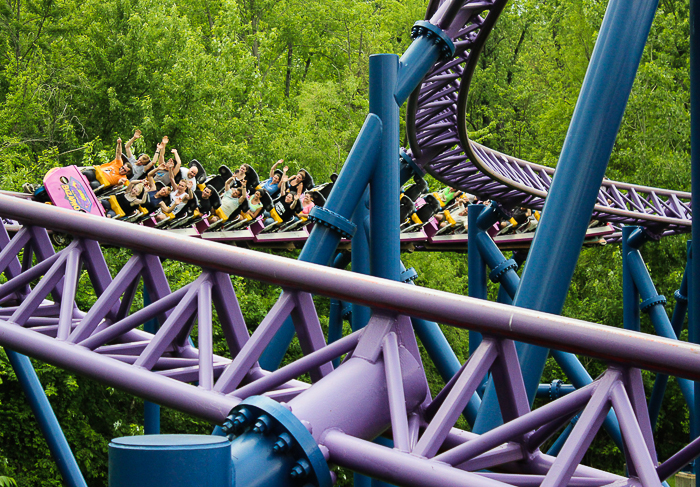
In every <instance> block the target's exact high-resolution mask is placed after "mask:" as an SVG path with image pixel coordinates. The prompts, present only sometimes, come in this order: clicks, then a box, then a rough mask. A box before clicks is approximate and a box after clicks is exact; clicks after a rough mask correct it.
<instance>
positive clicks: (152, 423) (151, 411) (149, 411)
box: [143, 286, 160, 435]
mask: <svg viewBox="0 0 700 487" xmlns="http://www.w3.org/2000/svg"><path fill="white" fill-rule="evenodd" d="M149 304H151V296H150V294H149V293H148V288H147V287H146V286H143V306H144V307H146V306H148V305H149ZM158 328H159V326H158V320H157V319H156V318H153V319H152V320H148V321H147V322H146V323H144V324H143V330H144V331H147V332H148V333H153V334H154V335H155V334H156V332H157V331H158ZM143 432H144V434H146V435H159V434H160V405H158V404H156V403H154V402H151V401H143Z"/></svg>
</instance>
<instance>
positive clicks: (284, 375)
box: [232, 330, 362, 399]
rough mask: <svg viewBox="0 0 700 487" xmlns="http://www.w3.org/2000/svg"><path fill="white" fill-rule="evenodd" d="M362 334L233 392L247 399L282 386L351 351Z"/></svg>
mask: <svg viewBox="0 0 700 487" xmlns="http://www.w3.org/2000/svg"><path fill="white" fill-rule="evenodd" d="M361 336H362V330H358V331H356V332H355V333H352V334H350V335H347V336H345V337H343V338H341V339H340V340H337V341H335V342H333V343H331V344H330V345H328V346H326V347H324V348H322V349H320V350H317V351H316V352H313V353H311V354H309V355H306V356H305V357H303V358H300V359H299V360H296V361H294V362H292V363H291V364H289V365H285V366H284V367H282V368H280V369H278V370H276V371H274V372H272V373H270V374H269V375H267V376H265V377H263V378H261V379H258V380H256V381H255V382H252V383H250V384H247V385H245V386H243V387H241V388H240V389H236V390H235V391H234V392H233V393H232V394H233V395H235V396H236V397H238V398H240V399H245V398H247V397H250V396H256V395H259V394H262V393H263V392H265V391H269V390H271V389H273V388H275V387H278V386H281V385H282V384H284V383H286V382H287V381H289V380H290V379H294V378H295V377H299V376H300V375H302V374H304V373H305V372H307V371H309V370H310V369H312V368H314V367H318V366H319V365H321V364H324V363H327V362H329V361H331V360H333V359H334V358H336V357H338V356H339V355H342V354H344V353H347V352H349V351H350V350H352V349H353V348H355V346H356V345H357V342H358V340H359V339H360V337H361Z"/></svg>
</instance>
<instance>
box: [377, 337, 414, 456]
mask: <svg viewBox="0 0 700 487" xmlns="http://www.w3.org/2000/svg"><path fill="white" fill-rule="evenodd" d="M382 350H383V352H384V353H383V356H384V373H385V376H386V386H387V393H388V394H389V415H390V416H391V432H392V434H393V437H394V447H395V448H397V449H398V450H399V451H402V452H408V451H409V450H410V441H409V435H408V417H407V416H406V396H405V394H404V391H403V377H402V376H401V362H400V359H399V342H398V340H397V339H396V333H394V332H393V331H392V332H391V333H389V334H388V335H387V336H386V337H384V343H383V345H382Z"/></svg>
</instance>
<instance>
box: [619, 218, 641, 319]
mask: <svg viewBox="0 0 700 487" xmlns="http://www.w3.org/2000/svg"><path fill="white" fill-rule="evenodd" d="M638 228H639V227H631V226H626V227H622V323H623V325H624V327H625V329H626V330H634V331H639V291H637V286H635V285H634V279H632V274H630V269H629V263H628V262H627V254H629V253H630V252H631V251H632V250H633V249H632V248H630V244H629V238H630V235H632V233H634V232H635V231H636V230H637V229H638Z"/></svg>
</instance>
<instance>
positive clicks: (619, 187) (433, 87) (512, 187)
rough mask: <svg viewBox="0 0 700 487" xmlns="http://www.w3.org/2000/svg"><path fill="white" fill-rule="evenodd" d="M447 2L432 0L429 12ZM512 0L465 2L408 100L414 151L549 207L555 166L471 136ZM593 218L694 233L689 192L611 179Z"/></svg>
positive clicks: (503, 194) (503, 196)
mask: <svg viewBox="0 0 700 487" xmlns="http://www.w3.org/2000/svg"><path fill="white" fill-rule="evenodd" d="M441 3H442V2H440V1H438V0H433V1H432V2H431V3H430V5H429V7H428V13H427V15H426V19H428V18H431V17H432V16H433V15H434V14H435V11H436V10H437V9H438V7H439V5H440V4H441ZM505 4H506V0H473V1H466V2H464V5H463V7H462V9H461V10H460V13H459V14H458V17H457V18H456V19H455V22H453V24H452V25H453V27H451V28H450V29H449V30H448V32H447V33H448V34H449V36H450V37H451V38H452V40H453V41H454V43H455V46H456V55H455V57H454V58H453V59H451V60H449V61H445V62H441V63H438V64H436V65H435V67H434V68H433V70H432V71H431V72H430V73H429V74H428V75H427V76H426V77H425V79H424V81H423V84H422V85H421V87H420V88H419V89H418V90H416V91H414V93H413V94H412V95H411V98H410V99H409V102H408V111H407V131H408V140H409V145H410V151H409V154H410V155H411V156H412V157H413V159H414V161H415V162H416V163H417V165H418V166H419V167H421V168H423V169H424V170H425V171H427V172H429V173H430V174H431V175H433V176H434V177H435V178H436V179H438V180H440V181H442V182H444V183H445V184H448V185H451V186H454V187H457V188H459V189H461V190H463V191H467V192H470V193H473V194H476V195H477V196H479V197H480V198H481V199H494V200H496V201H498V202H499V203H501V204H502V205H504V206H505V207H510V208H513V207H515V206H520V205H523V206H527V207H530V208H533V209H542V206H543V205H544V198H545V197H546V196H547V191H548V190H549V186H550V184H551V181H552V176H553V175H554V169H553V168H550V167H545V166H541V165H538V164H534V163H532V162H527V161H524V160H521V159H518V158H515V157H512V156H509V155H506V154H502V153H500V152H497V151H495V150H493V149H490V148H488V147H485V146H483V145H480V144H477V143H475V142H473V141H471V140H469V136H468V133H467V129H466V106H467V97H468V94H469V84H470V82H471V78H472V75H473V73H474V69H475V67H476V63H477V60H478V57H479V54H480V52H481V49H482V47H483V44H484V42H485V41H486V38H487V37H488V35H489V34H490V32H491V30H492V29H493V27H494V24H495V22H496V20H497V18H498V16H499V15H500V13H501V11H502V10H503V8H504V6H505ZM593 218H596V219H598V220H601V221H606V222H609V223H612V224H614V225H620V224H625V225H640V226H644V227H646V228H648V229H649V230H651V231H652V232H653V233H656V234H659V235H661V234H671V233H687V232H689V231H690V225H691V219H692V211H691V204H690V193H687V192H683V191H672V190H666V189H658V188H651V187H647V186H640V185H635V184H627V183H621V182H616V181H611V180H605V181H604V182H603V185H602V186H601V189H600V192H599V194H598V201H597V204H596V206H595V208H594V212H593Z"/></svg>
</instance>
